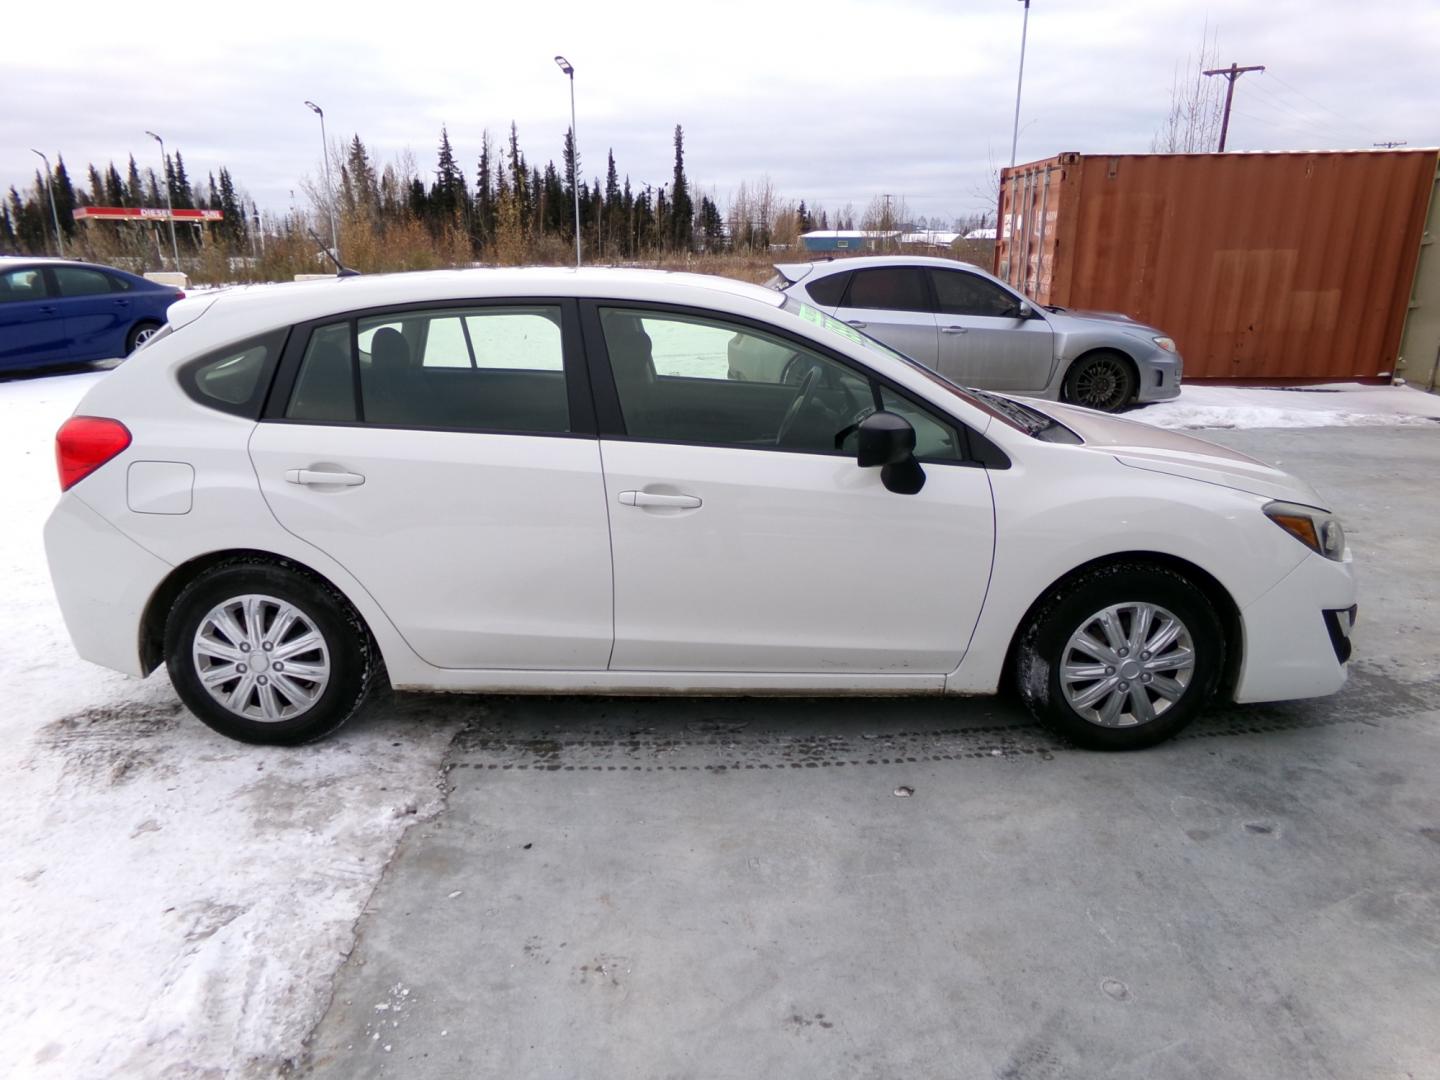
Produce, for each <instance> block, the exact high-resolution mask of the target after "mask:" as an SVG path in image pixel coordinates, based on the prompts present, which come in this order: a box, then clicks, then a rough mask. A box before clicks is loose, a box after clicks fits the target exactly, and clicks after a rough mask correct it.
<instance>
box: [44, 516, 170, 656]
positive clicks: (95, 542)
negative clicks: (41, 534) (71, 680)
mask: <svg viewBox="0 0 1440 1080" xmlns="http://www.w3.org/2000/svg"><path fill="white" fill-rule="evenodd" d="M45 555H46V558H47V559H48V560H49V562H50V579H51V581H52V582H53V583H54V585H55V596H56V598H57V599H58V600H59V601H60V614H61V615H63V616H64V618H65V628H66V629H67V630H68V631H70V640H71V641H72V642H74V644H75V651H76V652H78V653H79V654H80V655H81V656H82V657H84V658H85V659H86V660H89V661H90V662H91V663H94V664H100V665H101V666H102V667H108V668H114V669H115V670H116V671H123V672H124V673H125V674H126V675H137V676H141V677H143V676H144V675H145V668H144V663H143V662H142V660H141V658H140V625H141V621H142V619H143V618H144V615H145V606H146V604H148V603H149V601H150V597H151V596H153V595H154V594H155V590H156V589H157V588H158V587H159V585H160V583H161V582H162V581H164V580H165V577H166V575H168V574H169V573H170V570H171V566H170V564H169V563H167V562H165V561H164V560H162V559H160V558H157V557H156V556H154V555H152V554H150V552H148V551H146V550H145V549H144V548H142V547H141V546H140V545H139V544H137V543H135V541H133V540H131V539H130V538H129V537H128V536H125V535H124V534H122V533H121V532H120V531H119V530H118V529H116V528H115V527H114V526H113V525H111V524H110V523H109V522H107V521H106V520H105V519H104V518H102V517H101V516H100V515H99V514H97V513H96V512H95V511H94V510H92V509H90V507H88V506H87V505H85V503H83V502H81V501H80V499H79V498H78V497H77V496H76V495H75V494H74V493H71V492H67V493H66V494H64V495H62V496H60V502H59V504H58V505H57V506H56V507H55V509H54V511H53V512H52V513H51V514H50V519H49V520H48V521H46V522H45Z"/></svg>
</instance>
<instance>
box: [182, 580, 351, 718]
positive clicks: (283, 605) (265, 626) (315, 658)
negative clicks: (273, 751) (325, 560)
mask: <svg viewBox="0 0 1440 1080" xmlns="http://www.w3.org/2000/svg"><path fill="white" fill-rule="evenodd" d="M165 663H166V667H167V669H168V670H169V672H170V680H171V682H172V683H173V684H174V686H175V690H176V692H177V693H178V694H179V695H180V698H181V700H182V701H184V702H185V704H186V706H187V707H188V708H189V709H190V711H191V712H193V713H194V714H195V715H196V716H198V717H199V718H200V719H201V720H203V721H204V722H205V723H206V724H208V725H209V726H210V727H212V728H214V729H215V730H216V731H218V732H220V733H221V734H222V735H228V736H229V737H230V738H232V739H239V740H240V741H241V742H249V743H269V744H274V745H280V746H293V745H295V744H297V743H303V742H309V741H310V740H312V739H318V738H320V737H321V736H323V735H327V734H329V733H330V732H332V731H334V730H335V729H336V728H338V727H339V726H340V725H341V724H343V723H344V722H345V721H346V720H348V719H349V718H350V717H351V716H352V715H353V714H354V713H355V711H356V710H357V709H358V708H359V707H360V705H361V703H362V702H363V701H364V700H365V697H366V695H367V693H368V691H369V688H370V682H371V678H372V676H373V672H374V668H375V662H374V652H373V648H372V646H371V642H370V637H369V633H368V632H367V631H366V629H365V626H364V623H363V622H362V620H361V619H360V617H359V615H358V614H357V613H356V612H355V610H354V609H353V608H352V607H351V606H350V605H349V604H348V603H347V602H346V601H345V599H344V598H343V597H341V596H340V595H339V594H338V593H336V592H335V591H334V590H332V589H331V588H329V587H328V586H326V585H325V584H323V583H321V582H319V581H316V580H314V579H312V578H310V577H307V576H305V575H303V574H300V573H297V572H295V571H293V570H290V569H288V568H286V567H283V566H277V565H274V564H270V563H259V562H251V561H236V562H231V563H223V564H220V565H219V566H216V567H215V568H213V569H211V570H210V571H208V572H206V573H205V574H203V575H202V576H200V577H199V578H197V579H196V580H195V581H193V582H191V583H190V584H189V585H188V586H186V588H185V589H184V590H182V591H181V593H180V595H179V597H178V598H177V599H176V601H175V605H174V607H173V609H172V611H171V614H170V617H169V619H168V620H167V622H166V626H165Z"/></svg>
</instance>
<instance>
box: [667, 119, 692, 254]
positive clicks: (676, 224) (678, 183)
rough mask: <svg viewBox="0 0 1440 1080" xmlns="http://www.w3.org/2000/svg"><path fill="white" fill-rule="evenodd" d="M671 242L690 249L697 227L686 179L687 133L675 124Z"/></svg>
mask: <svg viewBox="0 0 1440 1080" xmlns="http://www.w3.org/2000/svg"><path fill="white" fill-rule="evenodd" d="M668 226H669V233H670V243H671V244H672V245H673V246H674V248H675V249H676V250H677V251H689V250H690V247H691V244H692V234H693V231H694V227H695V209H694V207H693V206H692V205H691V202H690V183H689V181H688V180H686V179H685V133H684V132H683V131H682V130H681V129H680V125H679V124H676V125H675V176H674V179H673V182H672V184H671V188H670V220H669V222H668Z"/></svg>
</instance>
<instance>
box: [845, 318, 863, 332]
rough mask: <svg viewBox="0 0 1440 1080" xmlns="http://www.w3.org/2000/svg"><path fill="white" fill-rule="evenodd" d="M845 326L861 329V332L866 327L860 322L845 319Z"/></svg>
mask: <svg viewBox="0 0 1440 1080" xmlns="http://www.w3.org/2000/svg"><path fill="white" fill-rule="evenodd" d="M845 325H846V326H854V327H858V328H859V329H861V330H864V329H865V326H866V324H865V323H863V322H861V321H860V320H859V319H846V320H845Z"/></svg>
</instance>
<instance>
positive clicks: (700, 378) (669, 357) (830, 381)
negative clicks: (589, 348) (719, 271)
mask: <svg viewBox="0 0 1440 1080" xmlns="http://www.w3.org/2000/svg"><path fill="white" fill-rule="evenodd" d="M600 322H601V326H602V328H603V330H604V333H605V347H606V351H607V353H608V354H609V357H610V369H611V372H612V374H613V375H614V379H615V390H616V393H617V395H618V396H619V399H620V410H621V413H622V415H623V418H624V421H625V430H626V432H627V433H628V434H629V435H631V436H632V437H635V438H641V439H656V440H662V441H665V442H678V443H699V444H702V445H720V446H737V447H748V448H755V449H767V448H768V449H786V450H799V451H805V452H810V453H830V454H833V453H836V452H837V451H844V452H849V453H853V452H854V434H853V426H854V424H855V423H857V422H858V420H859V419H861V418H863V417H864V416H865V415H866V414H867V413H868V412H870V411H873V410H874V408H875V394H874V391H873V389H872V387H871V384H870V380H869V379H868V378H867V377H866V376H864V375H862V374H860V373H858V372H856V371H854V370H852V369H850V368H848V367H846V366H845V365H843V364H840V363H838V362H836V361H834V360H831V359H829V358H828V357H825V356H821V355H820V354H819V353H816V352H813V351H811V350H809V349H807V348H805V347H804V346H802V345H798V344H796V343H794V342H792V341H789V340H787V339H785V338H781V337H779V336H777V335H773V334H769V333H766V332H764V331H761V330H756V329H752V328H750V327H748V326H740V325H736V324H733V323H728V322H725V321H723V320H718V319H711V318H702V317H696V316H690V315H680V314H672V313H668V312H664V313H662V312H650V311H642V310H635V309H629V308H602V309H601V311H600Z"/></svg>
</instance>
